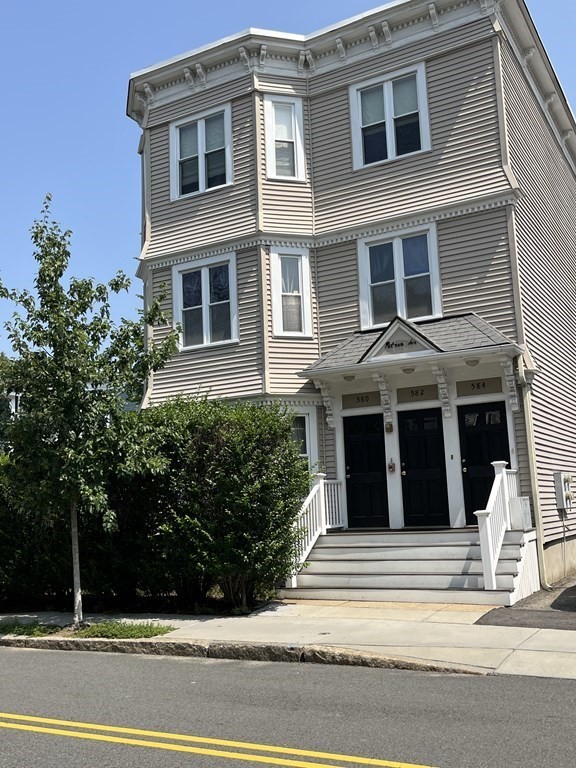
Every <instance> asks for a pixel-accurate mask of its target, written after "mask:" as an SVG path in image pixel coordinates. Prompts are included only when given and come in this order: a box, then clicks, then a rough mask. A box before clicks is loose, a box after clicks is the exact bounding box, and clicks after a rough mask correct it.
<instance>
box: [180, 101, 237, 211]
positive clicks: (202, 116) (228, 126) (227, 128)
mask: <svg viewBox="0 0 576 768" xmlns="http://www.w3.org/2000/svg"><path fill="white" fill-rule="evenodd" d="M220 112H223V113H224V141H225V148H224V149H225V152H224V156H225V159H226V183H225V184H219V185H218V186H217V187H210V188H206V186H205V181H204V188H203V189H202V187H201V188H200V189H199V190H198V191H197V192H189V193H188V194H187V195H181V194H180V173H179V165H180V162H179V161H180V128H182V127H183V126H185V125H189V124H191V123H198V122H202V121H204V120H206V118H208V117H212V116H213V115H217V114H218V113H220ZM204 139H205V134H204V131H203V130H202V131H198V156H199V158H202V159H203V158H204V154H205V152H204V150H205V147H204ZM199 166H200V169H202V167H203V163H202V162H199ZM203 176H204V172H203V171H202V170H200V179H203ZM232 183H233V178H232V111H231V109H230V104H224V105H223V106H220V107H217V108H215V109H210V110H208V111H206V112H200V113H198V114H194V115H190V117H184V118H182V119H180V120H175V121H174V122H173V123H170V200H171V201H174V200H186V199H188V198H189V197H196V195H204V194H206V193H207V192H213V191H214V190H215V189H223V188H224V187H228V186H230V185H231V184H232Z"/></svg>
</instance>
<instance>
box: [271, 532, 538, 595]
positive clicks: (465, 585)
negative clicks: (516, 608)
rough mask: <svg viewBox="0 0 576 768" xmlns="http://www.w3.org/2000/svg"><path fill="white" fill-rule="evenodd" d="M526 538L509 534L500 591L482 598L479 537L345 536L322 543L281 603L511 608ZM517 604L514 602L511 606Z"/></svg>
mask: <svg viewBox="0 0 576 768" xmlns="http://www.w3.org/2000/svg"><path fill="white" fill-rule="evenodd" d="M524 538H525V536H524V532H523V531H508V532H507V533H506V536H505V539H504V544H503V545H502V551H501V553H500V559H499V561H498V566H497V576H496V581H497V587H498V588H497V589H496V590H494V591H490V592H488V591H485V590H484V579H483V576H482V560H481V556H480V543H479V536H478V530H477V529H475V528H451V529H446V530H434V531H418V530H414V531H406V530H403V531H385V532H382V531H345V532H338V533H329V534H327V535H326V536H320V537H319V539H318V541H317V542H316V544H315V545H314V547H313V549H312V552H311V553H310V555H309V556H308V560H307V566H306V567H305V568H303V569H302V571H301V572H300V573H299V574H298V576H297V586H296V587H294V588H285V589H283V590H281V593H280V595H281V596H282V597H293V598H307V599H322V600H363V601H367V600H369V601H378V602H380V601H384V602H420V603H430V602H434V603H470V604H478V605H511V604H512V602H514V599H513V593H514V591H515V590H516V588H517V585H518V581H519V573H520V567H521V562H522V554H523V547H524ZM516 599H518V598H516Z"/></svg>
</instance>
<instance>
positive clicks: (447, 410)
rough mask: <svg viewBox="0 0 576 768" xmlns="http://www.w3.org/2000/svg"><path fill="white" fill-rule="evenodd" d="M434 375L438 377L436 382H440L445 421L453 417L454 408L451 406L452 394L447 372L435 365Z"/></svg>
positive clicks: (439, 390) (439, 394)
mask: <svg viewBox="0 0 576 768" xmlns="http://www.w3.org/2000/svg"><path fill="white" fill-rule="evenodd" d="M432 373H433V374H434V376H436V381H437V382H438V397H439V398H440V402H441V403H442V414H443V415H444V418H445V419H449V418H450V417H451V416H452V406H451V405H450V393H449V392H448V382H447V380H446V371H445V370H444V368H441V367H440V366H439V365H433V366H432Z"/></svg>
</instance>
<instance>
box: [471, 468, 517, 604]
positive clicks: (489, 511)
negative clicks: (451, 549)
mask: <svg viewBox="0 0 576 768" xmlns="http://www.w3.org/2000/svg"><path fill="white" fill-rule="evenodd" d="M507 463H508V462H507V461H493V462H492V466H493V467H494V474H495V477H494V483H493V485H492V490H491V491H490V497H489V499H488V504H487V505H486V509H481V510H478V512H475V513H474V514H475V515H476V517H477V518H478V533H479V535H480V553H481V556H482V573H483V575H484V589H497V587H496V566H497V565H498V558H499V557H500V550H501V549H502V542H503V541H504V534H505V533H506V531H509V530H510V498H512V496H517V495H518V477H517V473H516V472H515V471H514V470H507V469H506V465H507Z"/></svg>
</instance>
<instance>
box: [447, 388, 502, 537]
mask: <svg viewBox="0 0 576 768" xmlns="http://www.w3.org/2000/svg"><path fill="white" fill-rule="evenodd" d="M458 426H459V431H460V454H461V459H462V486H463V490H464V503H465V507H466V524H467V525H478V519H477V517H476V516H475V514H474V513H475V512H477V511H478V510H481V509H486V504H487V502H488V498H489V496H490V491H491V490H492V485H493V483H494V468H493V466H492V462H493V461H506V462H508V464H510V445H509V442H508V424H507V421H506V405H505V403H502V402H500V403H478V404H475V405H461V406H459V407H458Z"/></svg>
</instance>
